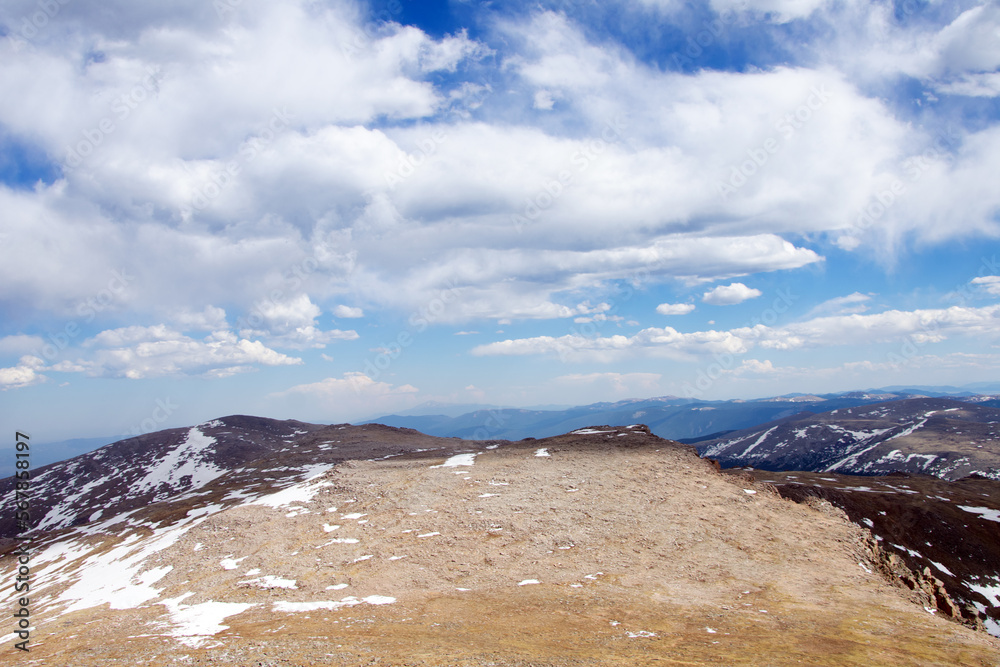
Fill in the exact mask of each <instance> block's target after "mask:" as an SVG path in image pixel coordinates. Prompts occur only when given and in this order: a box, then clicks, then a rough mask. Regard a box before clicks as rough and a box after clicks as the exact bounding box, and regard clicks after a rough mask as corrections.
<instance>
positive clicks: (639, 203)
mask: <svg viewBox="0 0 1000 667" xmlns="http://www.w3.org/2000/svg"><path fill="white" fill-rule="evenodd" d="M998 30H1000V9H998V7H997V5H996V4H988V3H979V2H919V1H917V0H905V2H896V3H891V2H868V1H864V2H862V1H857V0H838V1H836V2H833V1H827V0H798V1H792V0H740V1H739V2H737V1H736V0H710V1H709V2H679V1H678V0H632V1H625V0H609V1H608V2H602V3H584V2H559V1H556V0H547V1H546V0H542V1H541V2H538V1H535V2H530V3H529V2H504V3H493V2H476V1H474V0H468V1H464V2H459V1H457V0H452V1H443V0H442V1H437V2H417V1H416V0H388V1H382V0H379V1H378V2H372V3H370V4H366V3H357V2H339V1H332V0H330V1H310V2H305V1H304V0H303V1H295V0H289V1H278V2H273V1H272V2H264V1H263V0H219V1H218V2H216V3H214V4H212V3H205V2H201V1H200V0H198V1H195V0H183V1H179V2H174V3H170V4H169V5H163V4H162V3H153V2H146V1H144V0H139V1H135V0H133V1H131V2H124V1H123V0H111V1H109V2H107V3H104V4H102V5H101V8H100V10H97V9H94V8H93V7H91V6H89V5H86V4H79V3H69V2H61V1H60V0H53V1H52V2H49V3H46V2H38V1H37V0H34V1H29V0H12V1H11V2H6V3H4V5H3V7H2V8H0V247H2V248H3V251H4V258H5V259H4V262H3V263H0V313H2V319H0V390H2V391H0V400H2V401H3V411H2V413H0V422H2V424H0V426H2V428H4V429H6V431H7V432H11V431H13V430H15V429H20V430H22V431H23V430H28V431H29V432H31V433H32V434H33V437H35V438H36V440H37V441H41V442H44V441H53V440H59V439H64V438H71V437H92V436H115V437H117V436H123V435H127V434H131V433H137V432H142V431H147V430H154V429H160V428H168V427H173V426H182V425H187V424H192V423H198V422H201V421H204V420H207V419H210V418H214V417H218V416H222V415H225V414H231V413H248V414H258V415H263V416H270V417H279V418H297V419H303V420H309V421H317V422H342V421H357V420H361V419H365V418H369V417H373V416H376V415H379V414H386V413H391V412H393V411H397V410H402V409H406V408H409V407H412V406H415V405H418V404H420V403H423V402H425V401H432V400H433V401H446V402H456V403H480V402H481V403H491V404H501V405H513V406H531V405H538V404H579V403H589V402H594V401H601V400H617V399H622V398H628V397H647V396H657V395H668V394H672V395H680V396H691V397H697V398H705V399H719V398H752V397H761V396H772V395H778V394H782V393H787V392H817V393H818V392H827V391H842V390H849V389H857V388H867V387H877V386H885V385H893V384H913V383H917V384H965V383H970V382H978V381H995V380H997V369H998V366H1000V350H998V349H997V348H998V334H997V332H998V331H1000V327H998V326H997V324H998V322H1000V266H998V264H997V261H998V260H997V256H998V255H1000V252H998V250H1000V243H998V237H1000V224H998V223H1000V217H998V215H1000V188H998V187H997V179H996V174H997V173H1000V122H998V121H1000V103H998V99H1000V40H997V38H996V36H997V34H998Z"/></svg>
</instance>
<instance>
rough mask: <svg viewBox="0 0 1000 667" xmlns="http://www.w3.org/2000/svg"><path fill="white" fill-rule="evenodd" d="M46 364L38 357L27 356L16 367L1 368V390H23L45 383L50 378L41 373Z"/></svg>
mask: <svg viewBox="0 0 1000 667" xmlns="http://www.w3.org/2000/svg"><path fill="white" fill-rule="evenodd" d="M44 366H45V362H43V361H42V360H41V359H39V358H38V357H35V356H32V355H25V356H23V357H21V360H20V361H19V362H18V364H17V365H16V366H11V367H10V368H0V389H3V390H4V391H6V390H8V389H21V388H22V387H30V386H31V385H35V384H39V383H42V382H45V381H46V380H47V379H48V378H46V377H45V376H44V375H42V374H41V373H40V372H39V369H41V368H44Z"/></svg>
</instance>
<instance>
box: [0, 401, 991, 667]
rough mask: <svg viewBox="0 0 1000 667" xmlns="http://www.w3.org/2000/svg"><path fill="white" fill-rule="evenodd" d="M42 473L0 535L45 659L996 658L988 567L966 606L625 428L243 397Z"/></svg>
mask: <svg viewBox="0 0 1000 667" xmlns="http://www.w3.org/2000/svg"><path fill="white" fill-rule="evenodd" d="M33 472H34V473H35V474H34V475H33V476H32V479H31V484H32V486H31V487H30V489H28V490H27V491H23V492H24V493H27V496H28V498H29V499H30V501H29V502H30V511H31V514H32V517H34V519H33V521H34V523H36V524H37V525H36V527H34V528H33V530H31V531H30V532H29V533H28V534H27V535H20V536H18V538H19V539H10V538H8V540H7V542H6V543H5V544H3V545H2V546H0V577H2V578H3V580H5V581H8V582H13V581H15V576H16V575H17V572H18V568H19V567H22V565H21V564H20V563H19V561H18V558H17V557H15V556H17V554H19V553H21V550H22V548H23V549H24V550H26V552H27V553H28V554H30V557H29V558H28V559H27V562H28V563H29V565H25V566H24V567H26V568H27V569H29V570H30V572H29V573H28V574H25V575H23V576H26V577H28V580H29V581H30V583H31V586H32V588H31V591H30V600H28V599H27V597H28V596H25V600H24V602H21V601H20V598H19V597H18V594H17V593H16V592H15V591H14V588H13V586H5V587H4V588H3V592H2V593H0V604H2V605H4V608H6V609H9V610H19V609H28V608H29V607H30V619H31V625H30V640H31V645H30V648H31V650H32V654H31V656H30V657H31V658H32V661H33V664H44V665H69V664H72V665H74V666H77V665H79V666H81V667H88V666H97V665H101V666H105V665H120V664H143V665H154V666H158V665H173V664H220V665H258V666H260V665H268V666H272V665H307V664H323V665H358V664H380V665H463V664H468V665H486V664H493V665H504V666H512V665H539V666H552V667H555V666H556V665H560V666H563V665H570V664H576V665H621V664H629V665H640V664H733V665H751V664H797V663H802V664H814V665H826V664H829V665H833V664H957V663H961V664H974V665H989V664H993V662H994V661H995V657H996V655H997V651H998V650H1000V641H997V640H995V639H994V638H992V637H990V636H989V635H988V634H986V633H983V632H977V631H975V630H974V629H973V628H972V626H973V625H975V623H976V622H978V624H979V625H978V626H977V627H982V626H983V618H993V616H992V615H991V614H995V613H1000V605H996V604H995V603H996V600H995V599H994V597H995V593H993V592H991V591H992V590H993V589H990V588H987V587H986V585H985V584H984V587H983V592H982V593H981V594H975V593H973V601H974V602H978V603H980V604H982V605H983V606H984V607H986V612H983V616H982V617H980V616H979V615H978V614H976V615H975V619H974V620H973V619H970V618H966V617H965V616H963V614H962V612H963V611H967V610H963V609H962V608H961V607H960V606H959V605H956V601H955V598H954V597H953V596H951V595H950V593H949V591H948V590H947V588H946V587H942V588H933V585H936V584H934V582H929V583H928V585H930V586H932V588H933V590H934V592H935V593H936V595H935V596H928V595H927V594H926V591H924V590H923V589H920V590H919V591H918V590H916V589H914V590H911V589H910V588H909V587H907V586H906V585H905V584H904V580H903V579H900V578H898V577H897V578H893V577H892V576H889V575H886V574H885V570H886V568H887V567H888V564H887V563H888V560H887V559H886V556H885V553H884V552H883V551H880V550H879V549H877V548H876V547H877V546H878V545H877V544H873V541H874V538H871V537H870V533H869V530H868V528H863V527H860V526H858V525H855V524H854V523H851V522H850V521H849V520H848V519H847V518H846V516H845V515H844V514H843V513H842V512H839V511H831V509H830V507H829V506H828V505H829V504H827V506H823V505H821V504H816V503H811V504H810V503H796V502H790V501H789V500H786V499H783V498H781V497H779V495H778V494H777V493H775V491H774V488H775V487H774V486H771V485H767V484H762V483H758V482H755V481H753V480H752V479H750V478H749V477H747V476H746V475H742V476H741V475H735V474H731V473H725V472H722V471H720V470H719V469H718V468H717V467H716V466H714V465H713V464H712V463H711V462H709V461H706V460H704V459H700V458H699V457H698V455H697V453H696V452H695V450H694V448H692V447H689V446H685V445H680V444H678V443H676V442H672V441H668V440H664V439H661V438H658V437H656V436H655V435H653V434H652V433H651V432H650V431H649V429H648V428H646V427H645V426H642V425H638V424H636V425H630V426H628V427H611V426H592V427H589V428H582V429H576V430H574V431H573V432H570V433H565V434H562V435H559V436H554V437H550V438H544V439H538V440H527V441H519V442H511V441H504V440H485V441H468V440H459V439H450V438H434V437H431V436H427V435H424V434H421V433H417V432H415V431H412V430H406V429H396V428H390V427H386V426H381V425H361V426H349V425H343V424H341V425H332V426H325V425H316V424H305V423H302V422H293V421H274V420H267V419H260V418H255V417H247V416H231V417H224V418H221V419H218V420H214V421H211V422H206V423H203V424H199V425H197V426H193V427H189V428H183V429H171V430H168V431H163V432H160V433H154V434H149V435H146V436H141V437H139V438H130V439H128V440H124V441H121V442H118V443H114V444H112V445H108V446H106V447H103V448H101V449H99V450H97V451H96V452H92V453H89V454H85V455H82V456H78V457H76V458H74V459H72V460H70V461H66V462H62V463H57V464H54V465H50V466H44V467H41V468H39V469H37V470H34V471H33ZM985 483H988V484H992V485H994V486H993V487H988V489H987V491H986V492H987V493H989V494H992V495H994V496H995V489H996V486H997V485H998V483H997V482H993V481H989V480H987V481H986V482H985ZM3 485H4V486H3V488H2V489H0V492H2V493H3V499H2V501H3V503H4V506H6V507H11V506H12V505H13V503H14V500H15V498H14V495H13V494H14V493H15V490H14V489H12V486H11V485H12V480H10V479H7V480H3ZM980 504H981V505H982V506H983V509H984V513H985V514H984V515H983V516H986V515H987V514H989V513H990V512H996V511H1000V508H998V507H997V506H996V503H995V502H994V501H992V500H991V499H989V498H984V499H983V501H982V502H981V503H980ZM977 511H978V510H977ZM969 516H970V517H973V515H972V514H970V515H969ZM973 518H974V517H973ZM3 531H4V532H5V534H7V535H11V526H10V525H9V524H8V525H6V526H5V527H4V528H3ZM894 539H895V538H894ZM900 539H901V540H903V541H902V542H900V544H902V545H909V548H911V549H914V550H916V549H917V547H918V545H916V544H913V543H910V542H907V541H906V539H907V538H906V536H905V535H904V536H902V537H901V538H900ZM876 542H877V541H876ZM899 567H904V566H902V565H900V566H899ZM900 571H902V570H900ZM907 576H910V578H911V579H913V580H917V577H918V574H917V573H912V572H911V573H910V574H909V575H907ZM977 576H978V574H977ZM984 576H986V575H985V574H984ZM990 576H992V575H990ZM977 581H980V580H979V579H977ZM982 581H986V580H985V579H983V580H982ZM976 595H978V597H977V596H976ZM991 596H993V597H991ZM976 611H977V612H978V609H976ZM13 613H18V612H17V611H15V612H13ZM26 613H27V612H26ZM970 613H971V612H970ZM11 618H12V617H10V616H8V620H9V621H10V619H11ZM8 627H10V628H11V629H12V630H16V626H15V625H14V623H13V622H11V625H10V626H8ZM25 632H29V631H27V630H26V631H25ZM18 640H20V638H19V637H18V636H17V634H16V632H11V633H9V634H7V635H6V636H4V637H0V642H2V643H4V644H6V645H7V646H11V645H12V643H13V642H15V641H18ZM9 650H14V649H12V648H11V649H9Z"/></svg>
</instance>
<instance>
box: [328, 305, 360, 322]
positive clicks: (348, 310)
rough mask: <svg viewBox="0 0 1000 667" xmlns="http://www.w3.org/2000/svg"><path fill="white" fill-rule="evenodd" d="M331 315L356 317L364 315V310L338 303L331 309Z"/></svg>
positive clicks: (346, 317) (348, 317)
mask: <svg viewBox="0 0 1000 667" xmlns="http://www.w3.org/2000/svg"><path fill="white" fill-rule="evenodd" d="M333 315H334V317H343V318H345V319H352V318H353V319H357V318H359V317H364V316H365V311H364V310H362V309H361V308H356V307H353V306H345V305H343V304H340V305H338V306H337V307H336V308H334V309H333Z"/></svg>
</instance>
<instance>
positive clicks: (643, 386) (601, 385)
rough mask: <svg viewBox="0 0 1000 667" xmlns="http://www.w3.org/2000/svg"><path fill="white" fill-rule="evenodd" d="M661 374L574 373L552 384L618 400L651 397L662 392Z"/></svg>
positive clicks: (563, 376)
mask: <svg viewBox="0 0 1000 667" xmlns="http://www.w3.org/2000/svg"><path fill="white" fill-rule="evenodd" d="M662 378H663V376H662V375H660V374H659V373H574V374H570V375H560V376H558V377H556V378H553V380H552V382H554V383H555V384H559V385H566V386H571V387H574V388H577V387H580V386H583V387H587V388H590V389H597V390H600V391H601V393H602V394H603V395H607V394H609V393H610V394H611V395H612V396H614V397H616V398H619V399H620V398H626V397H630V396H649V395H651V394H656V393H657V392H658V391H660V380H661V379H662Z"/></svg>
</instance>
